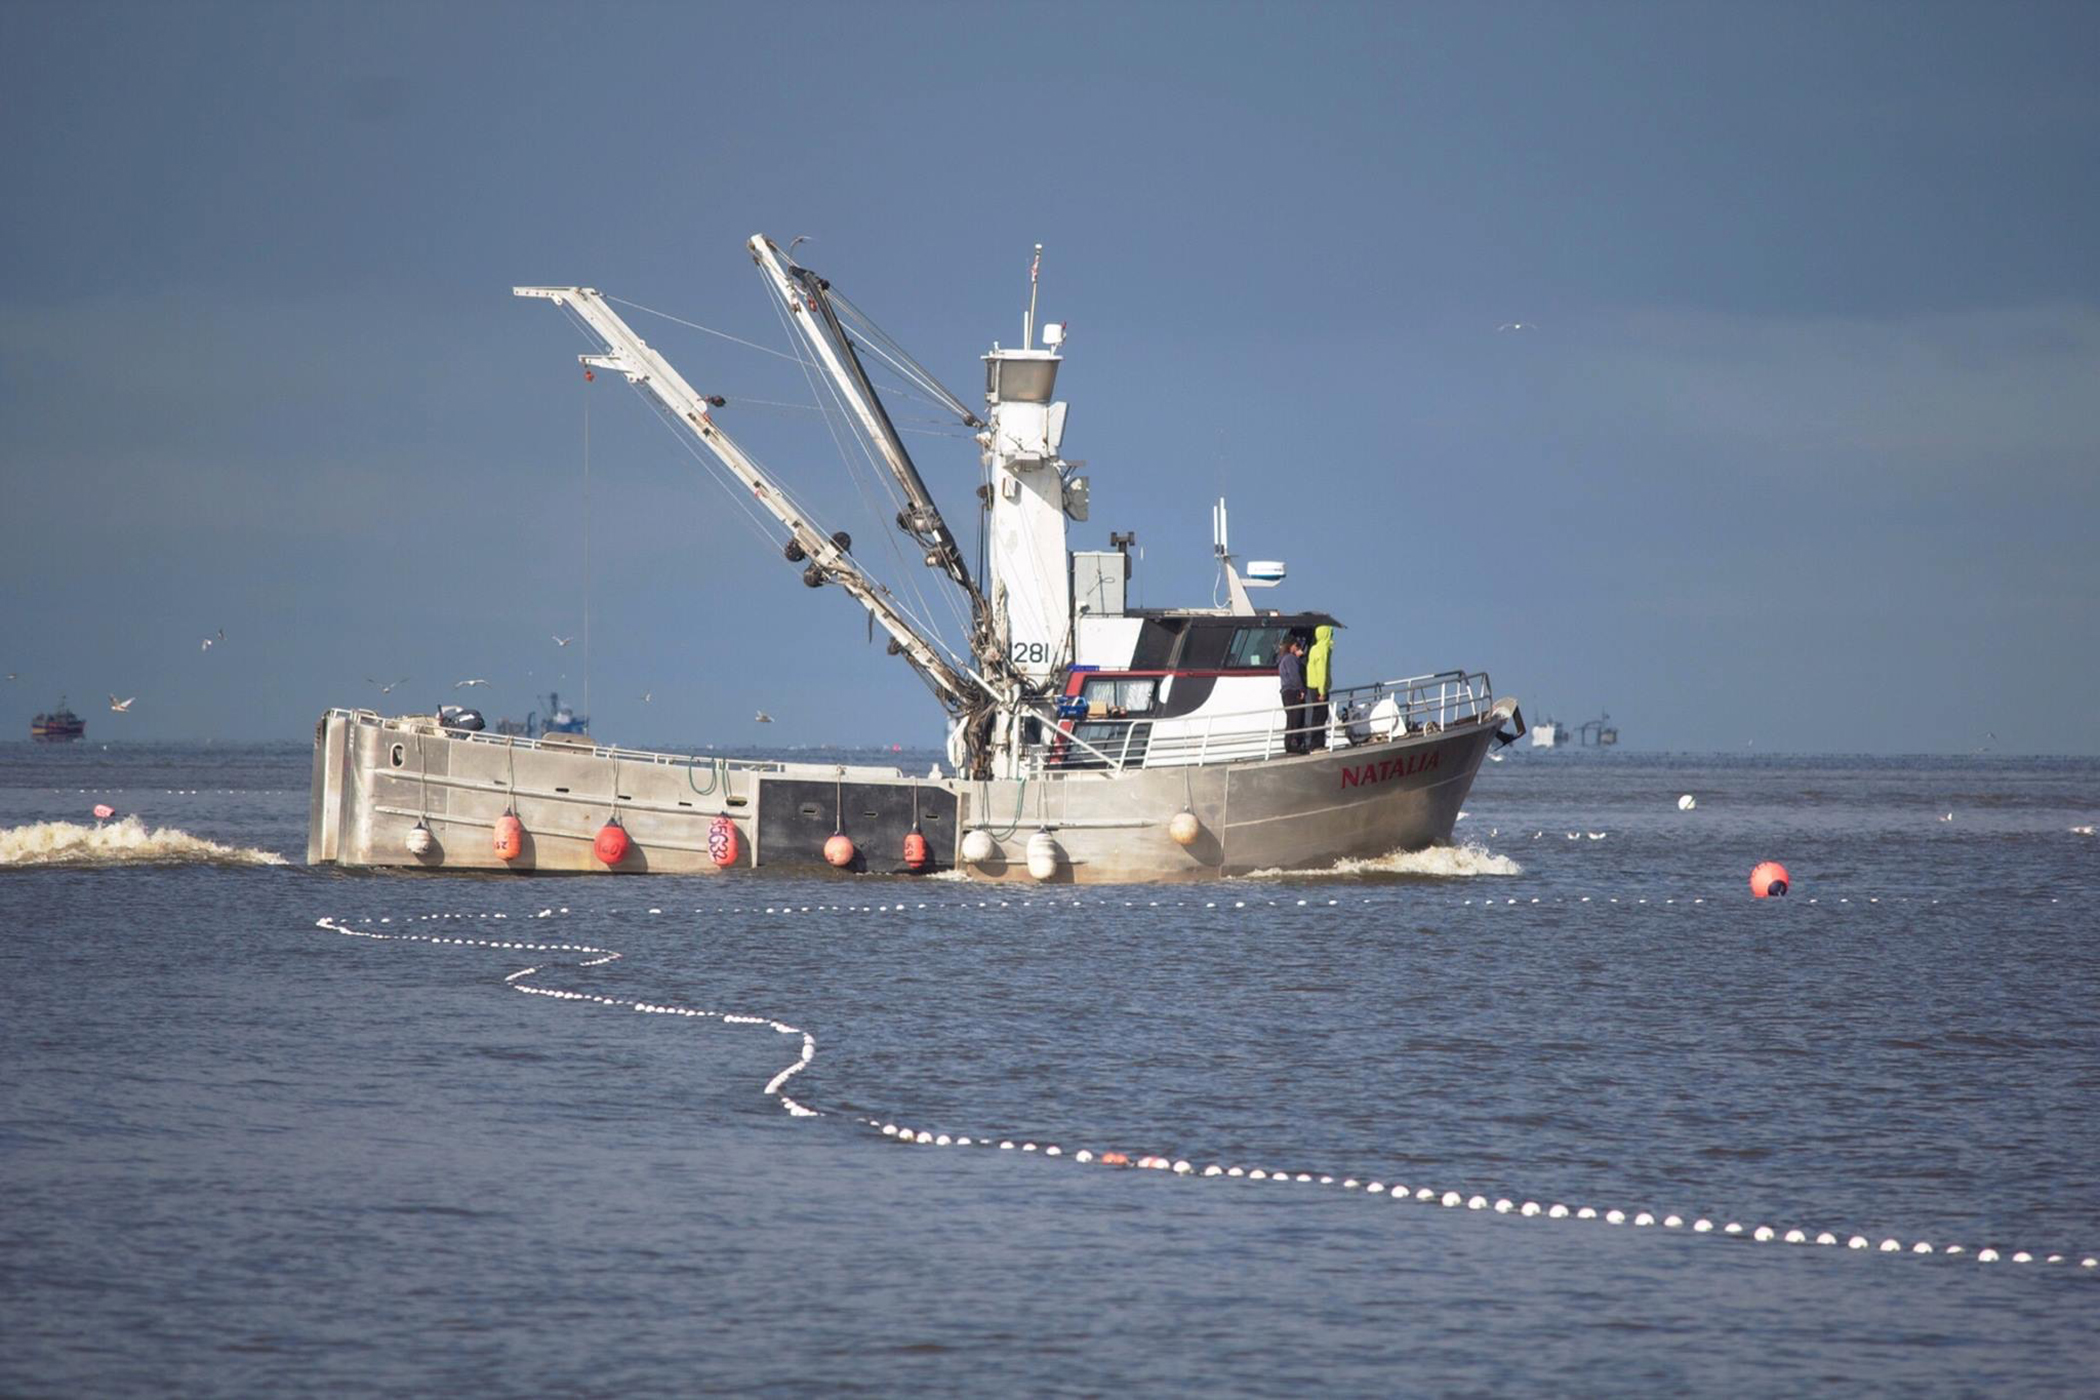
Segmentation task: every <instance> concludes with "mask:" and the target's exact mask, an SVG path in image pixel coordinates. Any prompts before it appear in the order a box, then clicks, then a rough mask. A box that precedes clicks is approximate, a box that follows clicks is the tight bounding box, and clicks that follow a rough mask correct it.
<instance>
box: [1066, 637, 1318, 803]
mask: <svg viewBox="0 0 2100 1400" xmlns="http://www.w3.org/2000/svg"><path fill="white" fill-rule="evenodd" d="M1340 626H1341V624H1340V623H1338V622H1336V621H1335V620H1334V618H1332V617H1330V616H1329V615H1328V614H1326V613H1313V612H1301V613H1276V612H1271V613H1254V614H1245V613H1240V614H1225V613H1218V612H1208V611H1206V612H1196V611H1186V610H1172V609H1158V610H1133V611H1131V612H1128V613H1124V614H1119V615H1116V616H1112V617H1100V616H1087V615H1084V614H1082V615H1081V617H1080V625H1079V628H1078V632H1079V660H1078V661H1077V662H1076V663H1075V664H1074V665H1073V667H1072V669H1071V671H1070V672H1069V673H1068V674H1067V676H1066V679H1065V689H1064V693H1063V695H1062V696H1061V697H1060V698H1059V701H1058V706H1057V715H1058V724H1057V729H1058V732H1057V734H1055V735H1052V736H1049V744H1050V750H1049V753H1048V755H1047V762H1048V764H1049V765H1050V766H1052V767H1057V768H1067V769H1070V768H1105V767H1109V766H1111V765H1112V763H1117V764H1121V765H1124V766H1127V767H1147V766H1150V767H1163V766H1168V765H1170V764H1178V763H1203V762H1215V761H1218V760H1219V759H1220V758H1227V757H1246V758H1256V757H1267V756H1269V755H1270V754H1272V753H1280V752H1281V751H1282V747H1283V731H1284V728H1285V727H1286V725H1285V718H1284V713H1283V698H1282V694H1281V692H1280V691H1279V690H1278V688H1277V681H1276V663H1277V657H1278V656H1279V655H1280V654H1281V652H1282V649H1283V643H1284V640H1285V639H1286V638H1287V637H1290V636H1292V635H1298V636H1302V637H1304V638H1306V640H1307V641H1310V640H1311V638H1312V635H1313V629H1314V628H1316V627H1335V628H1339V627H1340ZM1075 741H1076V742H1075Z"/></svg>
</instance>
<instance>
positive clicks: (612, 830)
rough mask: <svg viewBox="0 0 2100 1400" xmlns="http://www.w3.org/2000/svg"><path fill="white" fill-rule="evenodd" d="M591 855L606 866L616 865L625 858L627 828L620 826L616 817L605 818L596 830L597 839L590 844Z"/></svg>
mask: <svg viewBox="0 0 2100 1400" xmlns="http://www.w3.org/2000/svg"><path fill="white" fill-rule="evenodd" d="M591 854H592V855H595V856H596V857H598V859H599V860H601V861H603V862H605V863H606V864H607V865H618V864H619V863H620V862H621V861H623V860H625V859H626V858H627V828H626V827H624V826H621V825H620V819H619V818H618V817H617V816H614V817H610V818H607V820H606V823H605V825H604V826H601V827H599V828H598V839H597V840H595V841H593V842H591Z"/></svg>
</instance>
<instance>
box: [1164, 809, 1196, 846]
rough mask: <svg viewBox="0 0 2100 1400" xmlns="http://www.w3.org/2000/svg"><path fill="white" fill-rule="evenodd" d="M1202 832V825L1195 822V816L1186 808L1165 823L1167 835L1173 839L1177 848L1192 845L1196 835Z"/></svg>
mask: <svg viewBox="0 0 2100 1400" xmlns="http://www.w3.org/2000/svg"><path fill="white" fill-rule="evenodd" d="M1202 830H1203V826H1202V823H1200V822H1198V821H1197V820H1196V814H1195V813H1194V812H1191V811H1190V810H1189V809H1188V808H1186V807H1184V808H1182V809H1181V810H1180V811H1178V812H1176V813H1175V814H1174V818H1173V820H1172V821H1169V822H1168V823H1167V835H1169V836H1171V837H1173V838H1174V844H1175V845H1177V846H1192V845H1194V844H1195V843H1196V837H1197V835H1198V833H1200V832H1201V831H1202Z"/></svg>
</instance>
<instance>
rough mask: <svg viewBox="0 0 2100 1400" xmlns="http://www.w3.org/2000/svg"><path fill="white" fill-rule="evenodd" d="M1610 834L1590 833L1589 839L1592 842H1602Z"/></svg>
mask: <svg viewBox="0 0 2100 1400" xmlns="http://www.w3.org/2000/svg"><path fill="white" fill-rule="evenodd" d="M1608 834H1609V833H1608V832H1602V831H1592V832H1591V833H1589V837H1590V840H1592V841H1602V840H1603V839H1604V838H1605V837H1606V836H1607V835H1608Z"/></svg>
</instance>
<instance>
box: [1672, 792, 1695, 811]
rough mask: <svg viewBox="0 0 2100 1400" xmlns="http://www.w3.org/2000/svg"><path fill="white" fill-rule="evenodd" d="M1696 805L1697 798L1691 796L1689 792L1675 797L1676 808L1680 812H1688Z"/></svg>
mask: <svg viewBox="0 0 2100 1400" xmlns="http://www.w3.org/2000/svg"><path fill="white" fill-rule="evenodd" d="M1698 805H1699V801H1698V799H1697V798H1695V797H1693V796H1692V795H1691V794H1690V793H1686V794H1685V795H1684V796H1682V797H1680V798H1678V799H1677V810H1678V811H1680V812H1689V811H1691V810H1692V808H1694V807H1696V806H1698Z"/></svg>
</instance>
